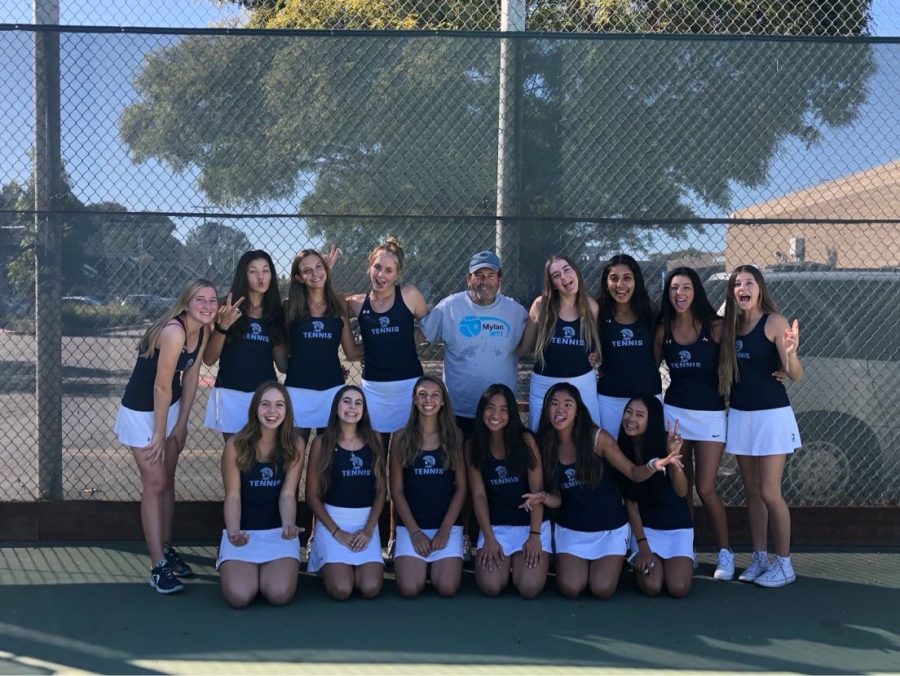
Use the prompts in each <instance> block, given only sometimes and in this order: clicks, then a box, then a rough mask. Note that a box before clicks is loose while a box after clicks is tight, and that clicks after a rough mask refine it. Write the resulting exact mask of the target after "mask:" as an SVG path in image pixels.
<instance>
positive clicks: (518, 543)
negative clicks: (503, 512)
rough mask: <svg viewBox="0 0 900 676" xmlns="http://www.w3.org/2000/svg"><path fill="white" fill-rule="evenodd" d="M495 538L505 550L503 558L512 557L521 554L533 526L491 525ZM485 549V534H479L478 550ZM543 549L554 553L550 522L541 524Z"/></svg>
mask: <svg viewBox="0 0 900 676" xmlns="http://www.w3.org/2000/svg"><path fill="white" fill-rule="evenodd" d="M491 530H492V531H493V533H494V538H496V540H497V542H498V543H500V548H501V549H502V550H503V556H512V555H513V554H515V553H516V552H521V551H522V547H524V546H525V540H527V539H528V536H529V535H530V534H531V526H494V525H491ZM482 547H484V533H479V534H478V545H477V549H481V548H482ZM541 549H542V550H544V551H545V552H547V553H548V554H552V553H553V546H552V545H551V537H550V522H549V521H543V522H541Z"/></svg>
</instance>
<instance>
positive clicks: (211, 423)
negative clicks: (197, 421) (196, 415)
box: [203, 387, 253, 434]
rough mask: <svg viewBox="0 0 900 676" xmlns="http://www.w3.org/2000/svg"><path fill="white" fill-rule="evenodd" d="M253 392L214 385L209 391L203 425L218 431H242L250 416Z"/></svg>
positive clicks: (227, 432)
mask: <svg viewBox="0 0 900 676" xmlns="http://www.w3.org/2000/svg"><path fill="white" fill-rule="evenodd" d="M252 399H253V392H241V391H240V390H229V389H228V388H226V387H214V388H212V389H211V390H210V391H209V399H208V400H207V402H206V416H205V417H204V418H203V426H204V427H208V428H209V429H211V430H215V431H216V432H225V433H226V434H234V433H235V432H240V431H241V429H242V428H243V427H244V425H246V424H247V420H248V419H249V416H250V401H251V400H252Z"/></svg>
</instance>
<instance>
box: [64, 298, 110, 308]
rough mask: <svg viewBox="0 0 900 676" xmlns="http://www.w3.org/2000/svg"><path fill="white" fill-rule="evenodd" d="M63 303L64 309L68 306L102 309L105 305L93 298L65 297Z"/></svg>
mask: <svg viewBox="0 0 900 676" xmlns="http://www.w3.org/2000/svg"><path fill="white" fill-rule="evenodd" d="M62 303H63V306H64V307H65V306H68V307H72V308H85V307H100V306H101V305H103V303H101V302H100V301H99V300H98V299H96V298H94V297H93V296H63V297H62Z"/></svg>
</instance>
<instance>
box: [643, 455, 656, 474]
mask: <svg viewBox="0 0 900 676" xmlns="http://www.w3.org/2000/svg"><path fill="white" fill-rule="evenodd" d="M658 460H659V458H650V459H649V460H648V461H647V464H646V465H645V466H646V468H647V469H649V470H651V471H653V472H658V471H659V468H658V467H657V466H656V463H657V461H658Z"/></svg>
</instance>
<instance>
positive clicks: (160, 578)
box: [150, 559, 184, 594]
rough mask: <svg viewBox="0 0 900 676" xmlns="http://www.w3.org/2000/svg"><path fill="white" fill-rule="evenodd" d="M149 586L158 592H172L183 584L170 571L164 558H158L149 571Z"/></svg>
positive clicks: (177, 590) (179, 588)
mask: <svg viewBox="0 0 900 676" xmlns="http://www.w3.org/2000/svg"><path fill="white" fill-rule="evenodd" d="M150 586H151V587H153V588H154V589H155V590H156V591H158V592H159V593H160V594H174V593H176V592H180V591H181V590H182V589H184V585H183V584H181V582H179V581H178V578H177V577H175V575H174V574H173V573H172V569H171V568H169V564H167V563H166V560H165V559H160V560H159V561H157V562H156V565H155V566H153V570H151V571H150Z"/></svg>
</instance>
